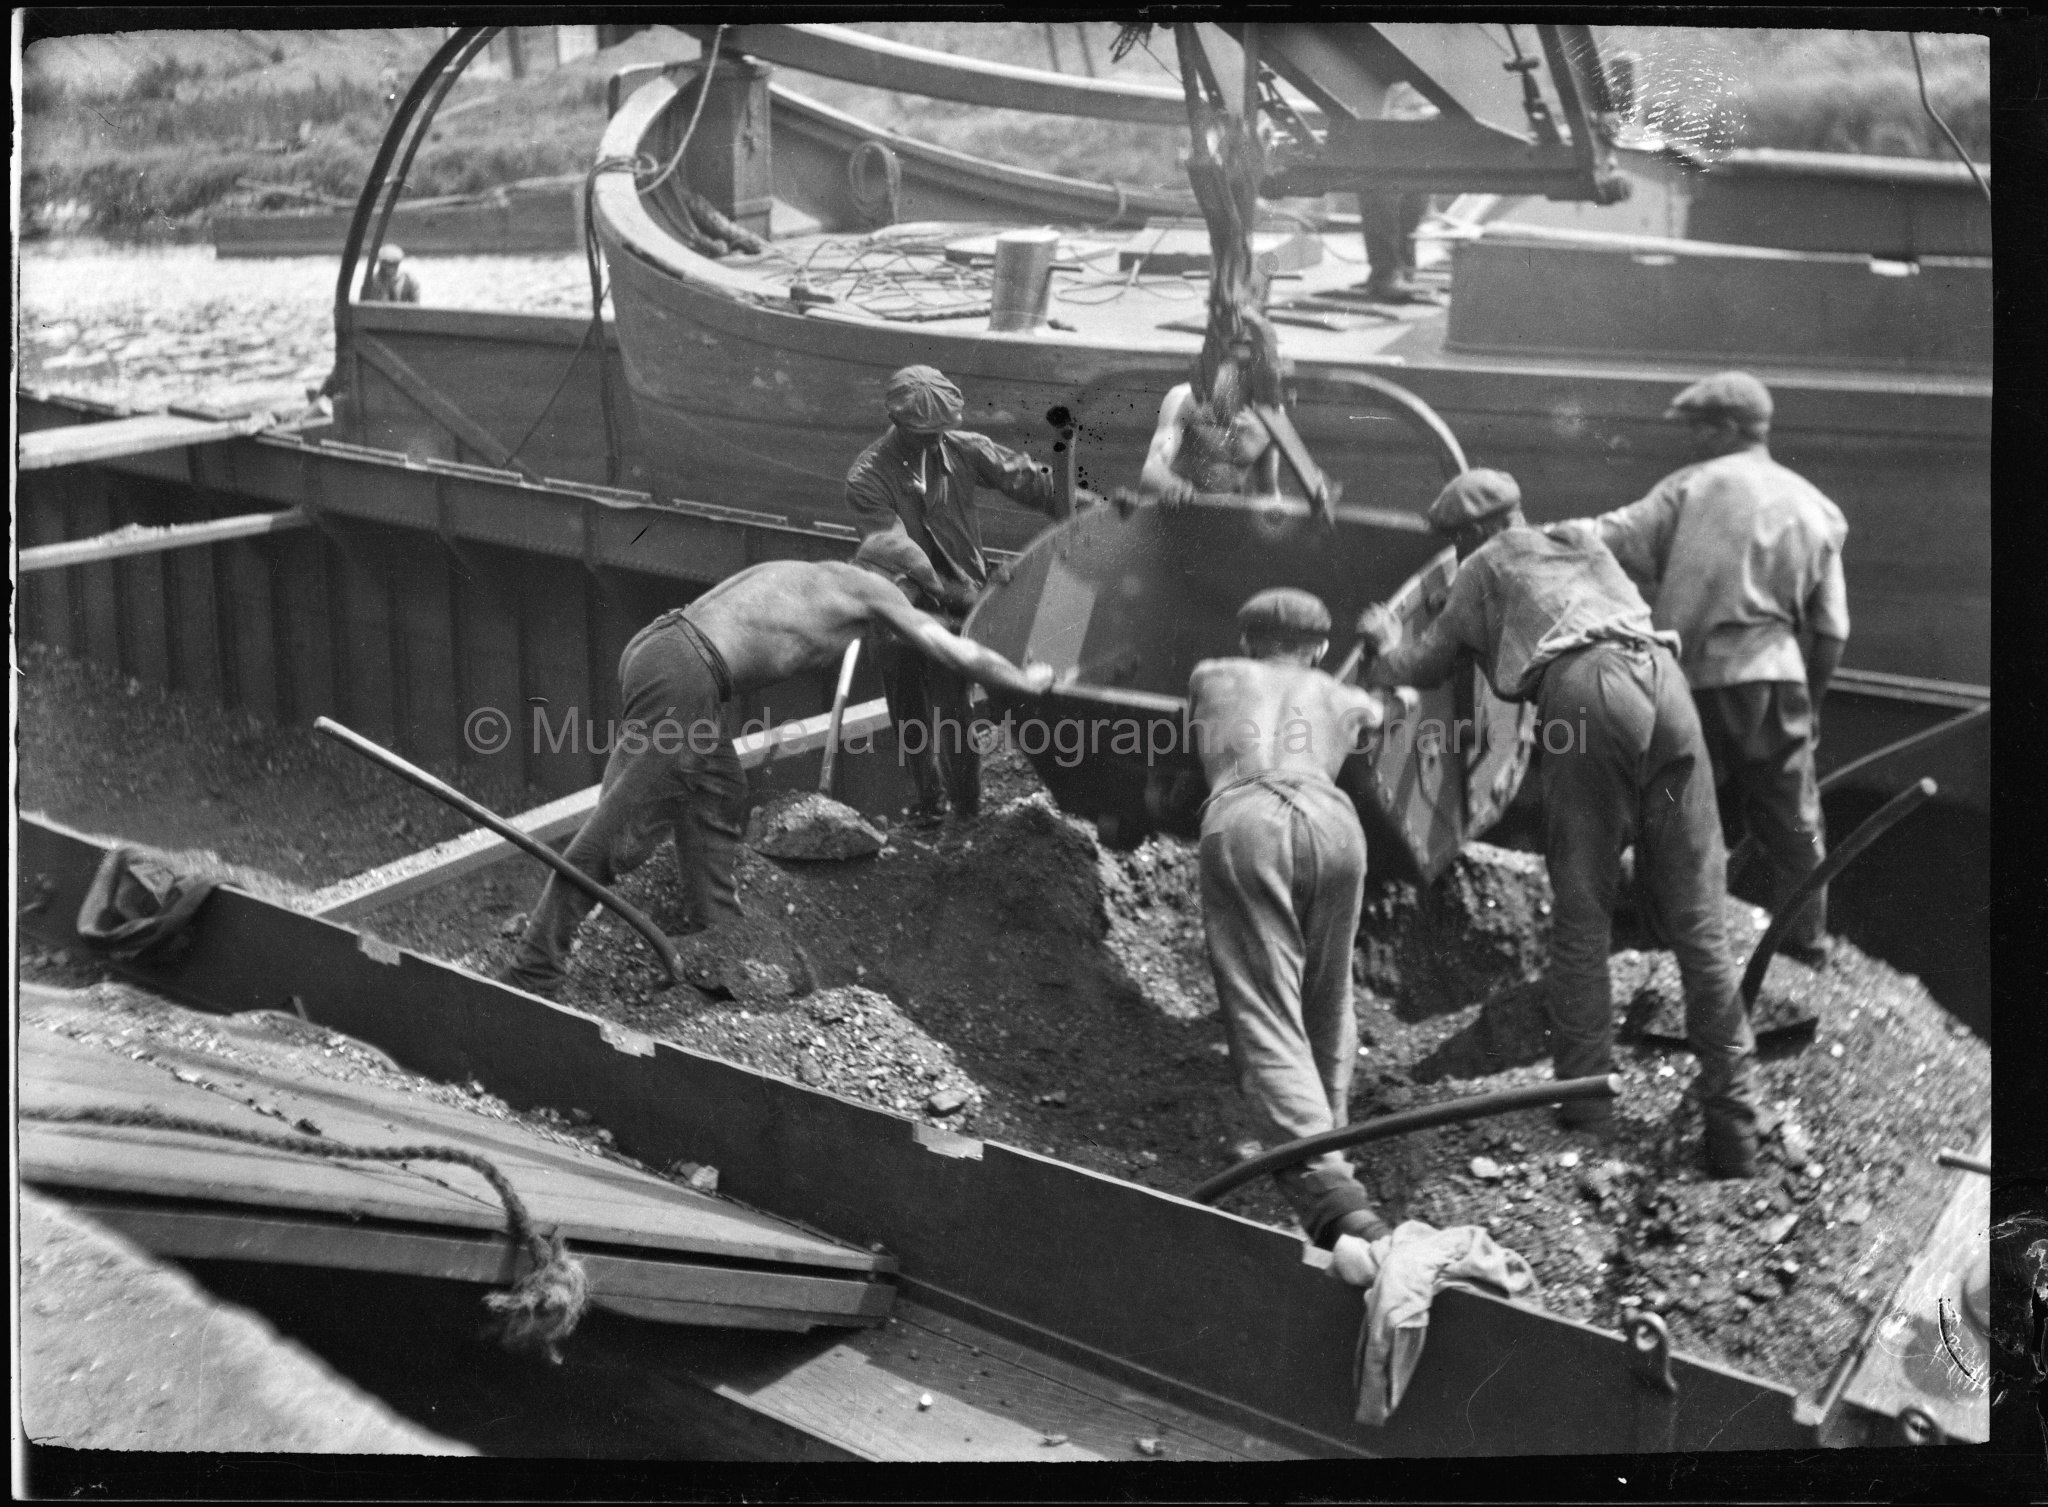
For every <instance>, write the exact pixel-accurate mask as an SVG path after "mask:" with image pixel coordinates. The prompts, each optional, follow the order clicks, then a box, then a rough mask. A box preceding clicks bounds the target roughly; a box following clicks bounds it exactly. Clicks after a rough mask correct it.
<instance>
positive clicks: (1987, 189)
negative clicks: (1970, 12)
mask: <svg viewBox="0 0 2048 1507" xmlns="http://www.w3.org/2000/svg"><path fill="white" fill-rule="evenodd" d="M1906 46H1907V47H1909V48H1911V49H1912V52H1913V77H1914V78H1915V79H1917V80H1918V81H1919V84H1920V108H1921V109H1923V110H1925V111H1926V112H1927V118H1928V119H1929V120H1931V121H1933V122H1934V123H1935V125H1937V126H1939V127H1940V128H1941V134H1942V135H1944V136H1946V137H1947V138H1948V144H1949V145H1950V146H1952V147H1954V148H1955V151H1956V155H1957V156H1958V157H1960V158H1962V159H1963V166H1964V167H1966V168H1968V169H1969V170H1970V176H1971V177H1972V178H1974V179H1976V181H1977V191H1978V192H1979V193H1981V194H1983V195H1984V202H1985V203H1986V204H1989V203H1990V202H1991V185H1990V184H1988V183H1986V182H1985V181H1984V175H1983V174H1982V173H1980V172H1978V171H1977V164H1976V163H1974V162H1972V161H1971V160H1970V154H1969V153H1968V152H1966V151H1964V150H1963V144H1962V143H1961V142H1960V141H1958V140H1956V133H1955V132H1953V131H1951V130H1950V129H1949V128H1948V122H1947V121H1945V120H1943V119H1942V118H1941V117H1940V116H1939V115H1937V114H1935V113H1934V105H1933V103H1932V102H1931V101H1930V100H1929V99H1928V98H1927V71H1926V70H1925V69H1924V68H1922V67H1921V66H1920V39H1919V38H1918V37H1917V36H1915V35H1914V34H1913V33H1912V32H1910V31H1909V32H1907V33H1906Z"/></svg>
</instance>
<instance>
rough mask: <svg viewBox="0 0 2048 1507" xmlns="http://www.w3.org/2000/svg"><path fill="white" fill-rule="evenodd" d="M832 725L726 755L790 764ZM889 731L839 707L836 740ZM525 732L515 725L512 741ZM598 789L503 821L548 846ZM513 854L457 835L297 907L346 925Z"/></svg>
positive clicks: (486, 840) (789, 729)
mask: <svg viewBox="0 0 2048 1507" xmlns="http://www.w3.org/2000/svg"><path fill="white" fill-rule="evenodd" d="M831 722H832V717H831V714H830V713H829V712H828V713H824V714H821V715H819V716H816V717H806V718H805V719H804V720H803V721H801V722H791V723H786V724H784V725H783V726H782V727H779V728H774V729H771V730H769V731H768V732H757V733H750V734H747V735H746V736H744V737H740V738H735V739H733V751H734V752H735V753H737V754H738V755H739V757H740V763H741V764H742V765H743V766H745V767H746V768H749V769H755V768H759V767H760V766H761V765H763V764H765V763H767V762H768V761H769V760H770V759H789V758H795V757H797V756H799V755H801V754H806V753H810V752H812V751H814V750H816V749H820V748H823V747H824V746H825V743H826V739H827V737H828V735H829V733H830V730H831ZM888 726H889V704H888V702H886V701H882V700H876V701H868V702H863V703H862V704H861V705H859V706H852V707H848V708H847V709H846V716H845V719H844V720H843V722H842V723H841V726H840V734H839V735H840V740H841V741H842V742H845V741H847V740H849V739H855V738H861V737H866V736H868V735H870V734H873V733H877V732H882V731H885V730H887V728H888ZM524 731H525V729H521V728H517V727H515V729H514V731H513V741H514V742H515V743H516V742H517V741H518V739H519V737H520V735H521V734H522V733H523V732H524ZM600 790H601V787H600V786H597V785H591V786H587V787H586V788H584V789H582V790H578V791H575V792H573V793H571V794H569V795H565V796H563V797H561V798H560V799H559V800H553V801H549V802H548V803H547V804H546V805H544V806H536V807H535V808H534V809H533V810H531V811H523V812H521V813H520V814H519V815H517V816H514V817H511V818H510V821H511V822H512V825H513V826H515V827H517V828H519V830H520V831H522V832H526V833H529V834H531V835H532V836H534V837H537V838H539V839H540V840H541V841H542V842H554V841H555V840H556V839H558V838H563V837H568V836H571V835H573V834H574V833H575V832H576V830H577V829H578V828H579V827H581V826H582V825H583V822H584V819H585V818H586V817H588V816H589V815H590V813H591V812H592V811H593V810H595V809H596V807H597V798H598V795H599V793H600ZM516 851H517V849H515V848H514V847H513V846H512V844H510V843H508V842H506V841H505V839H504V838H502V837H500V836H498V835H497V834H496V833H495V832H492V831H490V830H488V829H486V828H482V827H479V828H477V829H476V830H474V831H471V832H465V833H463V834H462V836H460V837H451V838H450V839H448V841H446V842H443V843H437V844H435V845H434V846H433V847H431V848H423V849H421V850H420V851H419V852H417V853H408V854H407V855H406V856H405V857H403V858H400V859H396V860H394V861H392V862H391V863H387V864H384V865H382V866H380V867H378V868H374V869H370V870H368V871H366V872H364V873H361V874H356V875H352V876H351V877H349V878H347V879H343V880H339V881H337V882H336V883H334V884H330V885H328V886H327V887H326V888H325V889H323V890H320V891H319V892H317V893H316V894H314V895H313V896H312V897H311V899H310V900H309V901H308V903H307V904H306V906H305V907H304V908H305V909H306V910H307V911H308V912H309V913H310V914H312V915H316V916H321V917H324V918H325V919H326V920H329V921H352V920H354V919H356V918H357V917H360V916H366V915H369V914H370V913H371V912H372V911H376V910H381V909H382V908H383V907H385V906H387V905H391V904H393V903H394V902H396V901H399V900H404V899H407V898H409V897H411V896H413V895H417V894H419V893H421V892H422V891H423V890H428V889H432V888H433V887H434V886H436V885H439V884H446V883H447V882H448V881H449V880H451V879H459V878H461V877H462V876H463V875H465V874H473V873H475V872H476V871H477V870H478V869H482V868H488V867H489V866H490V865H492V864H494V863H497V862H499V861H501V860H503V859H506V858H510V857H512V856H513V854H514V853H515V852H516Z"/></svg>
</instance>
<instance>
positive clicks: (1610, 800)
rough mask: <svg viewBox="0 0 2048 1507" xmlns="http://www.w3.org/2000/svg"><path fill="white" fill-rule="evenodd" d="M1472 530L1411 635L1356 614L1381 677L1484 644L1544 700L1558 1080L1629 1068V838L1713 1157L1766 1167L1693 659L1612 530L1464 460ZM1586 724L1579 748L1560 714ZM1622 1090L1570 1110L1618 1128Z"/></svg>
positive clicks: (1432, 666)
mask: <svg viewBox="0 0 2048 1507" xmlns="http://www.w3.org/2000/svg"><path fill="white" fill-rule="evenodd" d="M1429 521H1430V524H1431V525H1432V526H1433V527H1434V528H1435V529H1436V530H1437V532H1438V533H1440V534H1447V535H1449V536H1450V537H1451V538H1452V540H1453V541H1454V542H1455V543H1456V545H1457V550H1458V558H1459V562H1460V563H1459V566H1458V574H1457V577H1456V579H1455V580H1454V581H1453V582H1452V583H1451V594H1450V598H1449V600H1448V601H1447V602H1446V603H1445V604H1444V608H1443V611H1442V612H1441V613H1439V614H1438V615H1437V617H1436V618H1435V619H1434V620H1433V621H1432V622H1431V623H1430V625H1429V627H1428V628H1427V629H1425V630H1424V631H1423V633H1422V634H1421V635H1420V636H1419V637H1418V638H1417V639H1416V640H1415V641H1414V642H1413V643H1406V644H1404V643H1403V642H1402V636H1403V635H1402V629H1401V624H1400V620H1399V619H1398V618H1396V617H1395V616H1394V615H1393V613H1391V612H1390V611H1388V610H1387V609H1386V608H1385V607H1384V606H1377V607H1370V608H1367V609H1366V611H1365V614H1364V615H1363V616H1362V617H1361V618H1360V620H1359V625H1358V626H1359V631H1360V632H1361V633H1362V634H1364V635H1365V637H1366V640H1367V644H1368V648H1369V650H1370V651H1372V655H1373V657H1372V659H1371V662H1370V664H1369V666H1368V668H1367V670H1366V673H1365V674H1364V676H1363V677H1362V678H1363V679H1364V680H1366V681H1367V682H1368V683H1370V684H1372V685H1376V686H1397V685H1414V686H1425V687H1426V686H1435V685H1441V684H1442V683H1443V682H1444V681H1445V680H1446V679H1447V678H1448V677H1449V676H1450V674H1451V672H1452V670H1453V669H1454V668H1455V667H1456V665H1457V663H1458V656H1459V654H1460V652H1461V651H1467V650H1469V651H1470V652H1471V653H1472V654H1474V655H1475V656H1477V658H1478V661H1479V664H1480V666H1481V668H1482V669H1483V670H1484V672H1485V674H1486V676H1487V678H1488V679H1489V680H1490V681H1491V682H1492V683H1493V688H1494V690H1495V691H1496V692H1498V693H1499V694H1500V695H1501V696H1503V697H1504V698H1506V699H1507V700H1509V701H1532V700H1533V701H1534V702H1535V703H1536V706H1537V710H1538V712H1539V714H1540V718H1539V720H1540V723H1541V727H1542V730H1543V735H1544V755H1543V762H1542V769H1543V821H1544V859H1545V862H1546V863H1547V865H1548V867H1549V870H1550V886H1551V890H1552V892H1553V896H1554V903H1555V906H1556V910H1555V915H1554V917H1553V920H1552V930H1551V969H1550V985H1551V986H1550V990H1549V995H1550V998H1549V1011H1550V1035H1551V1055H1552V1062H1553V1066H1554V1070H1555V1072H1556V1074H1557V1076H1558V1077H1559V1078H1561V1079H1562V1078H1583V1077H1589V1076H1592V1075H1595V1074H1603V1073H1609V1072H1612V1071H1613V1070H1614V1006H1613V1001H1612V997H1611V992H1610V985H1609V982H1608V975H1607V955H1608V950H1609V944H1610V940H1611V931H1612V925H1613V911H1614V900H1615V890H1616V886H1617V884H1618V883H1619V878H1620V868H1621V852H1622V849H1623V848H1624V847H1625V846H1627V845H1628V844H1630V843H1631V842H1632V843H1634V845H1635V850H1636V876H1637V884H1638V885H1639V887H1641V888H1642V889H1643V890H1645V891H1646V893H1647V894H1648V895H1649V896H1650V897H1651V898H1652V899H1653V900H1654V902H1655V903H1656V905H1657V907H1658V910H1659V913H1660V916H1661V918H1662V921H1663V925H1664V931H1665V936H1666V940H1667V941H1668V942H1669V945H1670V947H1671V949H1672V951H1673V952H1674V953H1675V954H1676V955H1677V958H1678V967H1679V973H1680V976H1681V978H1682V979H1683V983H1684V989H1685V1028H1686V1040H1687V1041H1688V1043H1689V1044H1690V1045H1691V1047H1692V1050H1693V1052H1694V1054H1695V1055H1696V1056H1697V1057H1698V1058H1699V1063H1700V1077H1699V1094H1700V1100H1701V1104H1702V1108H1703V1112H1704V1117H1705V1120H1706V1152H1707V1162H1708V1166H1709V1169H1710V1170H1711V1171H1712V1172H1713V1173H1714V1174H1715V1175H1716V1176H1723V1177H1749V1176H1753V1175H1754V1173H1755V1171H1756V1104H1755V1096H1754V1089H1753V1086H1752V1079H1753V1076H1754V1065H1755V1056H1756V1045H1755V1038H1754V1037H1753V1036H1752V1034H1751V1032H1750V1026H1749V1017H1748V1015H1747V1014H1746V1013H1745V1012H1744V1010H1743V1008H1742V1004H1741V1001H1740V999H1739V998H1738V996H1737V994H1736V982H1735V970H1734V967H1733V965H1732V963H1731V962H1730V960H1729V957H1728V951H1727V945H1726V939H1725V938H1724V936H1723V929H1724V926H1725V917H1724V914H1723V907H1724V906H1725V904H1726V888H1727V862H1728V859H1727V850H1726V849H1725V848H1724V847H1723V846H1722V842H1721V827H1720V823H1719V821H1718V820H1717V818H1716V816H1715V811H1714V798H1713V790H1712V788H1711V787H1710V785H1709V783H1708V768H1709V765H1708V759H1707V751H1706V746H1705V744H1704V743H1703V742H1702V740H1701V737H1700V724H1699V717H1698V714H1697V713H1695V712H1694V710H1693V704H1692V698H1691V697H1690V696H1689V695H1688V694H1687V693H1686V688H1685V679H1684V676H1683V674H1682V673H1681V672H1680V670H1679V667H1678V659H1677V656H1676V649H1677V647H1678V645H1677V636H1676V635H1675V634H1673V633H1670V632H1668V631H1664V630H1660V629H1658V628H1657V627H1656V626H1655V624H1654V623H1653V621H1652V619H1651V616H1650V609H1649V607H1648V605H1647V604H1646V603H1645V602H1644V601H1643V599H1642V596H1641V594H1640V593H1638V592H1637V590H1636V588H1635V587H1634V585H1632V584H1631V583H1630V581H1629V578H1628V577H1627V575H1626V574H1624V573H1623V571H1622V569H1621V566H1620V565H1619V564H1617V563H1616V562H1615V558H1614V556H1613V555H1612V554H1611V553H1610V552H1609V551H1608V549H1607V546H1606V545H1604V544H1602V543H1601V542H1600V535H1599V530H1597V529H1596V528H1594V527H1593V526H1592V525H1591V524H1589V523H1584V522H1579V523H1568V524H1560V525H1555V526H1553V527H1552V528H1550V529H1549V530H1546V531H1539V530H1536V529H1532V528H1530V527H1528V525H1527V524H1526V523H1525V522H1524V521H1523V518H1522V508H1521V489H1520V488H1519V487H1517V486H1516V484H1515V479H1514V478H1513V477H1512V476H1509V475H1507V474H1506V473H1505V472H1501V471H1485V470H1480V471H1466V472H1464V473H1463V474H1462V475H1460V476H1458V477H1457V478H1456V479H1455V480H1453V481H1452V482H1451V484H1450V485H1449V486H1447V487H1445V488H1444V489H1443V491H1442V493H1441V494H1440V495H1439V496H1438V497H1437V499H1436V501H1435V502H1433V503H1432V504H1431V505H1430V509H1429ZM1560 725H1561V726H1564V727H1567V728H1569V729H1570V731H1571V734H1572V737H1571V741H1570V744H1569V746H1568V747H1567V748H1566V750H1565V752H1563V753H1561V754H1554V753H1552V752H1551V751H1550V750H1551V749H1552V748H1553V747H1554V746H1556V742H1557V741H1559V740H1554V739H1553V738H1552V737H1551V736H1550V730H1551V729H1552V728H1554V727H1556V726H1560ZM1613 1116H1614V1109H1613V1105H1612V1103H1611V1102H1610V1101H1608V1100H1605V1099H1602V1100H1597V1101H1579V1102H1575V1103H1572V1104H1568V1105H1565V1106H1563V1108H1562V1109H1561V1111H1560V1118H1561V1119H1562V1120H1563V1122H1564V1123H1565V1124H1566V1125H1568V1126H1572V1127H1576V1128H1583V1129H1586V1130H1589V1131H1591V1132H1592V1133H1593V1134H1594V1135H1596V1136H1597V1137H1599V1138H1602V1139H1605V1138H1606V1137H1608V1136H1609V1135H1611V1134H1612V1129H1613Z"/></svg>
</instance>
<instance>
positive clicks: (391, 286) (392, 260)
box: [363, 241, 420, 303]
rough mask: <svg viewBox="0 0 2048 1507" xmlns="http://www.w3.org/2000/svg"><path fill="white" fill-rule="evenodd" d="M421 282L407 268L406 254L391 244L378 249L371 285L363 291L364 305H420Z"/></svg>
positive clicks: (386, 243)
mask: <svg viewBox="0 0 2048 1507" xmlns="http://www.w3.org/2000/svg"><path fill="white" fill-rule="evenodd" d="M419 301H420V280H419V279H418V278H416V277H414V276H413V275H412V273H411V272H410V271H408V270H407V269H406V267H405V253H404V252H403V251H401V250H400V249H399V248H398V247H396V246H394V245H392V244H391V243H390V242H388V241H387V242H385V243H384V245H382V246H380V247H379V248H378V249H377V265H376V267H375V268H374V269H373V270H372V271H371V273H370V285H369V286H368V287H367V288H365V289H364V290H363V302H364V303H418V302H419Z"/></svg>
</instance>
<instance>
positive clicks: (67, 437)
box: [15, 413, 271, 471]
mask: <svg viewBox="0 0 2048 1507" xmlns="http://www.w3.org/2000/svg"><path fill="white" fill-rule="evenodd" d="M270 422H271V418H270V415H269V414H267V413H252V414H250V415H248V416H247V417H245V418H239V419H188V418H182V417H180V416H178V415H176V414H169V413H145V414H138V415H136V416H135V417H134V418H129V419H110V420H108V421H107V422H105V423H100V424H75V425H73V426H71V427H70V428H67V429H38V430H35V431H33V432H31V433H28V434H24V435H21V436H20V437H19V441H18V448H17V450H16V456H15V467H16V469H17V470H21V471H46V470H49V469H51V468H53V467H56V466H77V465H84V464H86V463H88V462H91V461H106V460H114V459H117V458H119V457H121V456H124V455H146V454H148V453H150V452H152V451H157V450H177V449H182V448H183V447H184V446H186V445H205V444H211V443H213V442H214V441H216V440H228V439H238V438H240V437H241V436H243V435H247V434H254V433H256V432H257V431H258V430H259V429H264V428H267V427H269V425H270Z"/></svg>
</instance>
